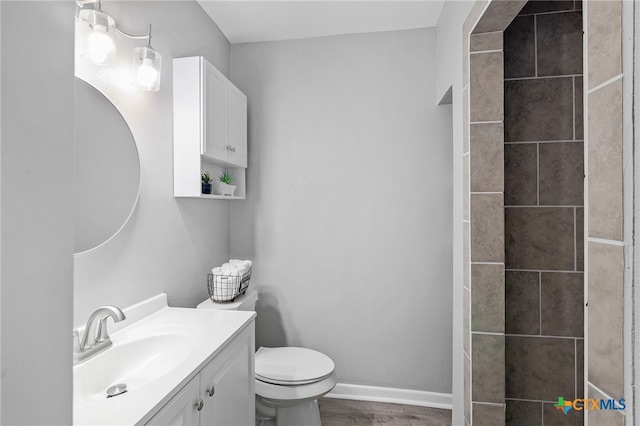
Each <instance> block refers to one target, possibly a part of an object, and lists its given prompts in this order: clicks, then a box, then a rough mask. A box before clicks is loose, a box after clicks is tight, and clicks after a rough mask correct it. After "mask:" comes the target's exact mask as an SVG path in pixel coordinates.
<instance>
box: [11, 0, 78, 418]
mask: <svg viewBox="0 0 640 426" xmlns="http://www.w3.org/2000/svg"><path fill="white" fill-rule="evenodd" d="M0 8H1V9H2V24H1V26H0V27H1V28H2V36H1V38H2V49H1V53H2V80H1V87H2V99H1V104H2V106H1V111H2V116H1V118H0V119H1V120H2V124H3V126H2V129H1V136H0V137H1V140H2V157H1V165H0V167H1V175H0V179H1V182H2V186H1V190H0V193H1V194H2V195H1V199H0V202H1V205H2V222H1V223H0V227H1V232H2V238H1V241H0V243H1V246H2V252H1V257H0V262H1V265H2V269H1V274H0V279H1V284H2V302H1V305H0V308H1V309H0V311H1V324H2V380H1V382H0V383H1V387H2V401H1V405H2V418H1V419H0V423H2V424H7V425H20V424H25V425H37V424H43V425H44V424H46V425H65V424H71V394H72V389H71V381H72V380H71V357H70V342H71V341H70V337H71V324H72V322H71V312H72V285H73V281H72V277H73V271H72V268H73V264H72V252H73V210H72V205H73V184H72V183H73V182H72V179H73V167H72V161H73V13H74V4H73V2H69V1H65V2H51V1H47V2H9V1H3V2H2V3H0ZM34 48H35V50H34ZM36 51H37V54H35V52H36Z"/></svg>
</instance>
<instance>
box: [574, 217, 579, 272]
mask: <svg viewBox="0 0 640 426" xmlns="http://www.w3.org/2000/svg"><path fill="white" fill-rule="evenodd" d="M577 222H578V209H577V207H574V208H573V270H574V271H577V270H578V223H577Z"/></svg>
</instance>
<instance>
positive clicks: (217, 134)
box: [201, 61, 229, 159]
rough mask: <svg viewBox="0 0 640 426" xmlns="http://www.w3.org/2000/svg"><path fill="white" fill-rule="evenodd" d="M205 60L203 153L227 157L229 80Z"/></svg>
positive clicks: (217, 157) (211, 156)
mask: <svg viewBox="0 0 640 426" xmlns="http://www.w3.org/2000/svg"><path fill="white" fill-rule="evenodd" d="M203 62H204V70H203V72H204V78H203V85H204V90H203V96H204V99H203V100H202V105H203V107H202V112H203V115H204V117H203V124H204V138H203V141H202V152H201V154H202V155H204V156H207V157H210V158H213V159H226V158H227V155H228V154H227V151H228V149H227V145H228V143H227V140H228V137H229V135H228V128H227V122H228V115H229V114H228V106H227V104H228V90H227V85H228V84H229V83H227V80H226V79H225V77H224V76H223V75H222V74H220V72H219V71H218V70H216V69H215V68H214V67H213V65H211V64H210V63H209V62H207V61H203Z"/></svg>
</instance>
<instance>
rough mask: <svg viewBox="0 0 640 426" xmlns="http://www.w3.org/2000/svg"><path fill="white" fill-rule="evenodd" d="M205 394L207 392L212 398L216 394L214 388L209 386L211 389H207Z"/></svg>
mask: <svg viewBox="0 0 640 426" xmlns="http://www.w3.org/2000/svg"><path fill="white" fill-rule="evenodd" d="M207 392H209V396H213V394H214V393H216V388H215V386H211V388H209V389H208V390H207Z"/></svg>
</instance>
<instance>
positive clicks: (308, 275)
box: [231, 29, 452, 393]
mask: <svg viewBox="0 0 640 426" xmlns="http://www.w3.org/2000/svg"><path fill="white" fill-rule="evenodd" d="M435 41H436V40H435V31H434V30H433V29H421V30H410V31H397V32H386V33H372V34H361V35H349V36H336V37H323V38H314V39H306V40H296V41H285V42H266V43H248V44H237V45H232V46H231V76H232V77H231V79H232V81H234V83H235V84H236V85H237V86H238V87H239V88H240V89H241V90H242V91H243V92H244V93H246V94H247V97H248V99H249V112H248V114H249V168H248V171H247V179H248V184H247V200H246V201H243V202H236V203H233V204H232V206H231V254H232V256H234V257H246V258H251V259H253V260H254V262H255V263H254V265H255V266H254V279H253V281H252V283H253V284H252V285H255V286H256V288H257V289H258V291H259V293H260V301H259V303H258V306H257V310H258V320H257V325H256V327H257V345H264V346H276V345H300V346H306V347H310V348H314V349H317V350H320V351H322V352H324V353H326V354H328V355H329V356H331V357H332V358H333V359H334V360H335V362H336V371H337V373H338V378H339V381H340V382H343V383H354V384H366V385H374V386H388V387H397V388H407V389H417V390H427V391H433V392H446V393H449V392H451V317H452V312H451V306H452V300H451V288H452V261H451V258H452V252H451V250H452V146H451V137H452V136H451V124H450V123H451V109H450V108H448V107H444V108H443V107H438V106H436V103H435V101H434V99H435V98H436V87H435V78H436V72H435V57H436V44H435Z"/></svg>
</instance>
